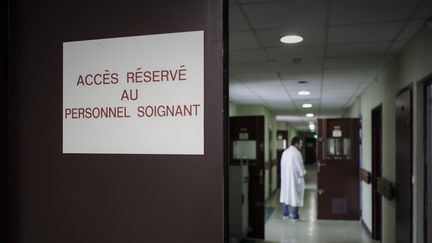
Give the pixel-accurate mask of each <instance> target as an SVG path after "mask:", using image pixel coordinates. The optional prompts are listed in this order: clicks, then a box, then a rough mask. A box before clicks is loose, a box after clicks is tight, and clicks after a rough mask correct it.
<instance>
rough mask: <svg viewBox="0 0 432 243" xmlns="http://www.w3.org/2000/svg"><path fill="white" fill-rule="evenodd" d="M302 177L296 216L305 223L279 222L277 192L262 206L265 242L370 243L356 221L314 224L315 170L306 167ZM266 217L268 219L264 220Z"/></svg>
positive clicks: (319, 222) (317, 221)
mask: <svg viewBox="0 0 432 243" xmlns="http://www.w3.org/2000/svg"><path fill="white" fill-rule="evenodd" d="M306 170H307V171H308V174H307V175H306V177H305V180H306V191H305V198H304V199H305V205H304V207H303V208H300V211H299V212H300V216H301V217H302V218H304V219H305V220H306V221H305V222H300V223H295V222H291V221H289V220H288V221H287V220H282V217H281V215H282V207H281V205H280V203H279V191H277V192H275V193H274V194H273V195H272V196H271V197H270V198H269V199H268V200H267V202H266V212H270V215H267V214H266V225H265V241H250V240H246V241H245V243H250V242H256V243H260V242H280V243H302V242H310V243H374V242H377V241H373V240H371V239H370V237H369V236H368V235H367V232H366V231H365V230H364V228H363V227H362V225H361V224H360V221H342V220H317V217H316V213H317V200H316V199H317V195H318V193H317V172H316V169H315V166H307V167H306ZM268 217H269V218H268Z"/></svg>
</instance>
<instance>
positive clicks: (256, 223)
mask: <svg viewBox="0 0 432 243" xmlns="http://www.w3.org/2000/svg"><path fill="white" fill-rule="evenodd" d="M230 129H231V131H230V138H231V139H230V140H231V148H232V149H231V152H230V158H231V163H244V160H247V163H248V164H249V177H250V180H249V226H250V227H251V231H250V232H249V233H248V237H251V238H258V239H264V206H265V198H264V116H245V117H231V118H230ZM252 151H253V152H252Z"/></svg>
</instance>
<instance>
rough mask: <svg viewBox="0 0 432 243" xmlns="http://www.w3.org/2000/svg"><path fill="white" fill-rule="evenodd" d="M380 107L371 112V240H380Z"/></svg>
mask: <svg viewBox="0 0 432 243" xmlns="http://www.w3.org/2000/svg"><path fill="white" fill-rule="evenodd" d="M381 107H382V106H381V105H380V106H378V107H376V108H375V109H373V110H372V144H371V146H372V238H373V239H374V240H381V195H380V194H379V193H378V192H377V182H378V181H377V178H379V177H381V174H382V162H381V161H382V160H381V158H382V153H381V147H382V145H381V142H382V131H381V128H382V125H381V124H382V113H381V110H382V108H381Z"/></svg>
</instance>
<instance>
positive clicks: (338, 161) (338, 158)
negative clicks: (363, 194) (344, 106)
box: [317, 119, 360, 220]
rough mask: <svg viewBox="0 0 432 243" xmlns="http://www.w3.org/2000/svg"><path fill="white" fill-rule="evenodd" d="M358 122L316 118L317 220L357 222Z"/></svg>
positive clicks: (358, 209) (356, 120)
mask: <svg viewBox="0 0 432 243" xmlns="http://www.w3.org/2000/svg"><path fill="white" fill-rule="evenodd" d="M358 131H359V120H358V119H318V136H319V138H318V162H317V166H318V168H317V170H318V219H343V220H358V219H359V211H360V208H359V206H360V205H359V182H358V171H359V166H358V144H359V136H358V135H359V132H358Z"/></svg>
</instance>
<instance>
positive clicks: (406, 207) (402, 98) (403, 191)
mask: <svg viewBox="0 0 432 243" xmlns="http://www.w3.org/2000/svg"><path fill="white" fill-rule="evenodd" d="M411 109H412V107H411V89H406V90H404V91H403V92H401V93H399V95H397V96H396V243H409V242H412V113H411Z"/></svg>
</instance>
